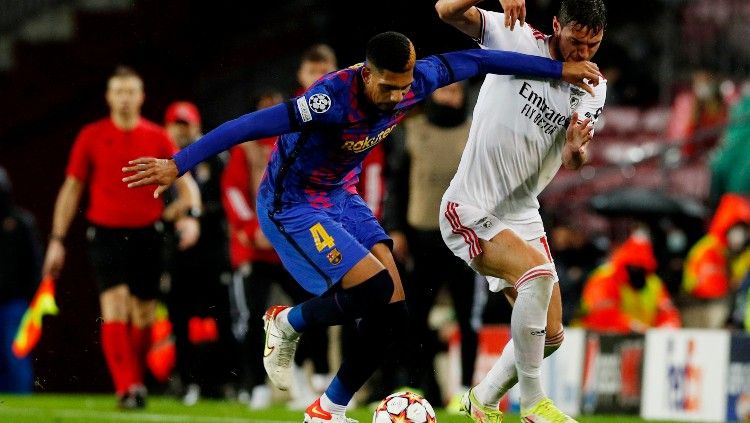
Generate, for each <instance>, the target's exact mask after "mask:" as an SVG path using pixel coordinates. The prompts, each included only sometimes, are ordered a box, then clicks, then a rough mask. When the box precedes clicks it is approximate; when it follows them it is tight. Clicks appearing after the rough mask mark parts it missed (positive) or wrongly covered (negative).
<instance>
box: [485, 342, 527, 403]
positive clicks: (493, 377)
mask: <svg viewBox="0 0 750 423" xmlns="http://www.w3.org/2000/svg"><path fill="white" fill-rule="evenodd" d="M516 382H518V377H517V376H516V353H515V346H514V345H513V340H512V339H511V340H510V341H508V343H507V344H505V348H504V349H503V352H502V354H500V357H499V358H498V359H497V361H495V364H493V365H492V368H491V369H490V371H489V372H488V373H487V375H485V376H484V379H482V381H481V382H479V384H478V385H477V386H475V387H474V396H475V397H477V399H478V400H479V402H481V403H482V404H484V405H486V406H489V407H496V406H497V405H498V404H499V403H500V398H502V397H503V395H505V393H506V392H508V390H509V389H510V388H512V387H513V385H515V384H516Z"/></svg>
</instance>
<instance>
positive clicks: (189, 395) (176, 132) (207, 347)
mask: <svg viewBox="0 0 750 423" xmlns="http://www.w3.org/2000/svg"><path fill="white" fill-rule="evenodd" d="M164 126H165V128H166V130H167V133H168V134H169V136H170V137H171V138H172V139H173V140H174V141H175V142H176V143H177V147H178V148H180V149H182V148H185V147H187V146H188V145H190V144H192V143H193V142H194V141H195V140H197V139H198V138H200V136H201V135H202V130H201V115H200V112H199V110H198V108H197V107H196V106H195V104H193V103H190V102H187V101H176V102H173V103H171V104H170V105H169V106H168V107H167V109H166V111H165V113H164ZM225 156H226V155H225V154H220V155H217V156H214V157H211V158H210V159H208V160H206V161H205V162H202V163H199V164H198V165H197V166H195V167H194V168H193V169H191V170H190V175H191V176H192V177H193V179H194V180H195V182H196V183H197V184H198V188H199V190H200V197H201V201H202V204H203V207H202V208H190V209H185V208H184V207H183V206H182V204H181V203H180V202H179V201H175V193H174V192H171V191H170V192H169V193H167V195H165V196H164V201H165V202H166V204H167V206H166V208H165V209H164V212H163V213H162V218H163V220H164V221H165V222H167V230H166V231H165V232H166V238H167V241H166V242H165V248H166V250H167V251H166V257H167V263H166V265H167V266H166V267H167V269H166V273H167V275H168V281H169V284H168V292H167V294H166V301H167V307H168V310H169V316H170V320H171V321H172V324H173V328H174V335H175V346H176V348H177V368H176V370H177V374H178V375H179V376H180V382H181V384H182V394H183V397H182V400H183V403H184V404H185V405H194V404H195V403H196V402H197V401H198V399H199V398H200V396H201V392H203V394H207V395H209V396H212V397H220V396H222V395H223V392H222V391H221V390H222V388H223V387H224V385H225V384H226V383H227V377H228V375H229V368H228V363H229V360H228V359H227V358H228V357H227V356H226V355H227V346H226V343H227V340H226V339H224V338H225V337H227V335H228V334H229V333H230V331H229V321H228V319H229V304H228V301H227V298H226V294H225V292H226V286H225V284H224V282H228V279H229V277H230V274H229V261H228V259H227V257H228V255H229V252H228V251H227V250H228V247H227V244H228V241H227V230H226V219H225V217H224V209H223V207H222V204H221V186H220V182H221V174H222V172H223V171H224V165H225V162H226V157H225ZM184 216H189V217H192V218H195V219H198V223H199V225H200V235H199V237H198V240H197V242H195V244H193V245H192V246H188V245H187V244H186V243H187V242H189V241H190V239H191V236H192V235H191V234H183V233H182V230H181V228H179V227H178V226H176V225H175V224H176V222H178V221H179V220H180V219H181V218H182V217H184Z"/></svg>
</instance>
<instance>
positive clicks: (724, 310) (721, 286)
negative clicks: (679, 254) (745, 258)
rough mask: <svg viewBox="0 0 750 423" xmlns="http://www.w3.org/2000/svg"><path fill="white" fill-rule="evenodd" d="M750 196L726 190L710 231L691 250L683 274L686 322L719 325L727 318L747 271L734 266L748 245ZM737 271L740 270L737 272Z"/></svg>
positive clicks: (749, 234)
mask: <svg viewBox="0 0 750 423" xmlns="http://www.w3.org/2000/svg"><path fill="white" fill-rule="evenodd" d="M749 239H750V199H749V198H747V197H744V196H742V195H738V194H724V195H723V196H722V197H721V200H720V201H719V206H718V207H717V209H716V213H715V214H714V216H713V219H712V220H711V226H710V227H709V230H708V233H707V234H706V235H705V236H704V237H703V238H701V239H700V240H698V242H697V243H696V244H695V245H694V246H693V247H692V248H691V249H690V251H688V256H687V258H686V259H685V268H684V272H683V278H682V291H683V293H684V296H685V297H686V298H685V305H684V307H683V312H684V315H685V326H687V327H701V328H719V327H723V326H724V324H725V323H726V322H727V318H728V317H729V310H730V294H731V293H732V292H733V291H735V290H736V289H737V288H739V285H740V284H741V283H742V278H743V276H744V274H742V273H741V272H739V271H737V270H733V268H734V267H735V266H734V264H735V262H736V261H737V260H738V259H739V258H740V257H742V253H743V251H745V250H746V249H747V248H748V240H749ZM735 273H737V274H735Z"/></svg>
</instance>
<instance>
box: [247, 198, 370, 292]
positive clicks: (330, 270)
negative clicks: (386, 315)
mask: <svg viewBox="0 0 750 423" xmlns="http://www.w3.org/2000/svg"><path fill="white" fill-rule="evenodd" d="M258 220H259V222H260V226H261V228H262V230H263V233H264V234H265V235H266V237H267V238H268V240H269V241H270V242H271V244H273V246H274V249H275V250H276V252H277V253H278V255H279V257H280V258H281V261H282V262H283V263H284V267H286V269H287V270H288V271H289V273H291V274H292V276H293V277H294V279H295V280H296V281H297V283H299V284H300V285H301V286H302V287H303V288H304V289H305V290H306V291H308V292H310V293H312V294H315V295H320V294H322V293H323V292H325V291H327V290H328V289H330V288H331V287H333V286H334V285H336V284H338V283H339V282H341V280H342V279H343V278H344V275H346V274H347V273H349V272H350V271H351V270H353V269H354V268H355V266H357V265H358V264H360V262H361V261H363V259H365V258H367V257H368V256H369V257H370V258H369V259H367V260H364V263H366V264H369V266H361V265H360V266H359V267H357V269H356V270H357V271H358V272H361V273H363V274H366V273H368V272H371V273H372V274H375V273H377V271H375V270H373V269H369V267H373V268H377V267H378V266H379V269H381V270H382V269H383V266H382V265H381V264H380V263H379V262H378V261H377V259H375V257H374V256H372V255H371V254H370V252H369V251H368V249H367V248H365V247H364V246H363V245H362V244H361V243H360V242H359V241H358V240H357V239H356V238H355V237H354V236H353V235H352V234H351V233H349V232H348V231H347V230H346V229H345V228H344V227H343V226H342V224H341V223H340V221H339V217H338V216H337V215H335V214H332V213H331V212H329V211H327V210H325V209H318V208H314V207H311V206H309V205H293V206H287V207H285V208H284V209H282V210H281V211H278V212H271V213H267V212H265V211H261V212H260V213H258Z"/></svg>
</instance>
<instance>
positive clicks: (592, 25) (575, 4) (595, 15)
mask: <svg viewBox="0 0 750 423" xmlns="http://www.w3.org/2000/svg"><path fill="white" fill-rule="evenodd" d="M557 19H558V20H559V21H560V25H561V26H566V25H568V24H570V23H575V24H576V25H580V26H581V27H587V28H588V29H590V30H591V31H593V32H594V33H597V32H599V31H601V30H603V29H605V28H606V27H607V8H606V7H605V6H604V1H603V0H562V2H561V4H560V13H559V14H558V15H557Z"/></svg>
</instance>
